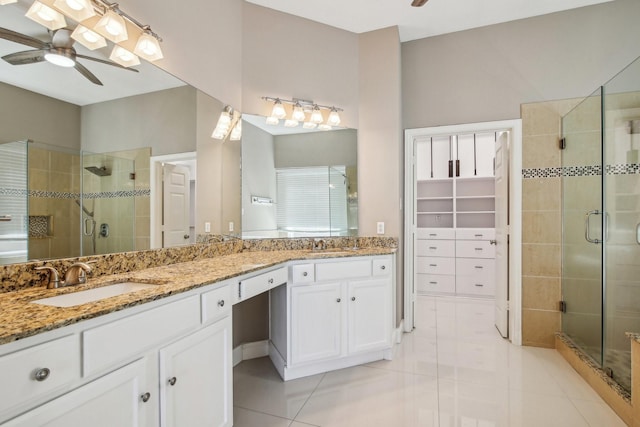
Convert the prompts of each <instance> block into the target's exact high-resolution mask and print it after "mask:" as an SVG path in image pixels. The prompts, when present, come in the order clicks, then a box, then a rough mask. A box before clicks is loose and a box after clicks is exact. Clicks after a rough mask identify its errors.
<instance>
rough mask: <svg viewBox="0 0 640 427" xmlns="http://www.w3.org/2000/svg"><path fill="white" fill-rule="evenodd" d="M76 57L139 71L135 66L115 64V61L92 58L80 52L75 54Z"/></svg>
mask: <svg viewBox="0 0 640 427" xmlns="http://www.w3.org/2000/svg"><path fill="white" fill-rule="evenodd" d="M76 57H77V58H82V59H88V60H89V61H95V62H100V63H101V64H106V65H111V66H112V67H118V68H122V69H123V70H129V71H133V72H135V73H138V72H139V71H138V70H136V69H135V68H128V67H123V66H122V65H120V64H116V63H115V62H111V61H107V60H105V59H100V58H94V57H92V56H85V55H80V54H76Z"/></svg>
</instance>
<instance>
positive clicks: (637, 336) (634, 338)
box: [625, 332, 640, 343]
mask: <svg viewBox="0 0 640 427" xmlns="http://www.w3.org/2000/svg"><path fill="white" fill-rule="evenodd" d="M625 334H626V335H627V338H629V339H630V340H632V341H637V342H639V343H640V333H638V332H625Z"/></svg>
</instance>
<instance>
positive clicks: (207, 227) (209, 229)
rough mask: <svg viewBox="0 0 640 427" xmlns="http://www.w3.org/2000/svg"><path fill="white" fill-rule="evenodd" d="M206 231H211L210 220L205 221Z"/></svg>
mask: <svg viewBox="0 0 640 427" xmlns="http://www.w3.org/2000/svg"><path fill="white" fill-rule="evenodd" d="M204 232H205V233H211V223H210V222H205V223H204Z"/></svg>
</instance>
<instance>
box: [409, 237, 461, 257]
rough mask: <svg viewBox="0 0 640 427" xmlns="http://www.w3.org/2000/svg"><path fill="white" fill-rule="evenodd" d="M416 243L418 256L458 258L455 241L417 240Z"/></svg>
mask: <svg viewBox="0 0 640 427" xmlns="http://www.w3.org/2000/svg"><path fill="white" fill-rule="evenodd" d="M416 242H417V243H416V244H417V246H418V247H417V255H418V256H435V257H454V256H456V242H455V241H453V240H416Z"/></svg>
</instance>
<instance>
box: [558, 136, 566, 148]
mask: <svg viewBox="0 0 640 427" xmlns="http://www.w3.org/2000/svg"><path fill="white" fill-rule="evenodd" d="M558 145H559V146H560V149H561V150H564V149H565V148H567V138H560V144H558Z"/></svg>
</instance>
